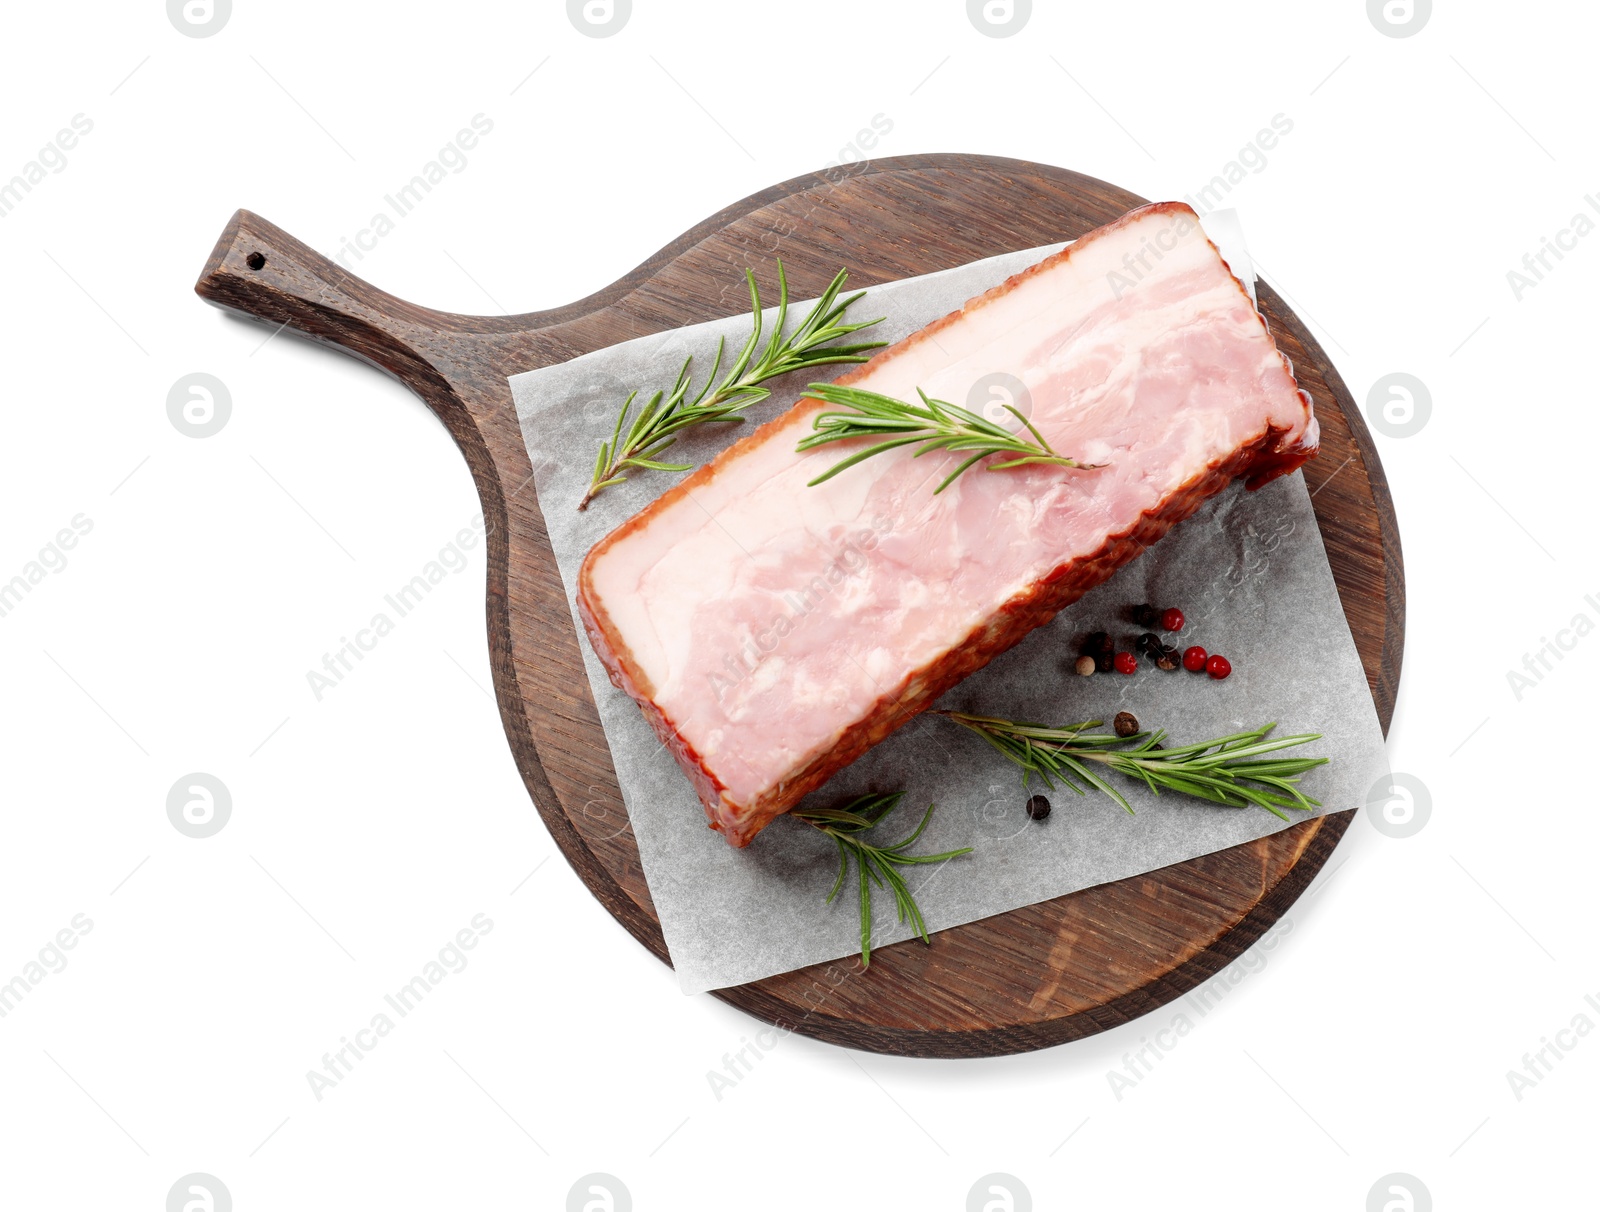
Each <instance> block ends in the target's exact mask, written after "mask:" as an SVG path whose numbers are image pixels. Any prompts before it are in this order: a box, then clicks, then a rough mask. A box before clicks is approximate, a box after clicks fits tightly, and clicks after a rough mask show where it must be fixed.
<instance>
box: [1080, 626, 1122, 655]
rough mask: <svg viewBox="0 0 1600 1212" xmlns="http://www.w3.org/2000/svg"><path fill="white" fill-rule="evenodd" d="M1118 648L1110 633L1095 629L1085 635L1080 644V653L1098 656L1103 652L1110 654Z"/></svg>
mask: <svg viewBox="0 0 1600 1212" xmlns="http://www.w3.org/2000/svg"><path fill="white" fill-rule="evenodd" d="M1116 650H1117V646H1116V644H1114V643H1113V642H1112V640H1111V637H1110V636H1109V635H1107V634H1106V633H1105V632H1103V631H1093V632H1090V633H1089V634H1088V635H1087V636H1085V637H1084V639H1083V643H1082V644H1080V645H1079V646H1078V655H1079V656H1092V657H1097V656H1100V655H1102V654H1103V655H1105V656H1110V655H1111V654H1112V653H1114V652H1116Z"/></svg>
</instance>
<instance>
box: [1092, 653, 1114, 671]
mask: <svg viewBox="0 0 1600 1212" xmlns="http://www.w3.org/2000/svg"><path fill="white" fill-rule="evenodd" d="M1116 667H1117V662H1116V658H1115V657H1114V656H1112V654H1111V653H1109V652H1102V653H1100V654H1099V655H1098V656H1096V657H1095V658H1094V669H1095V672H1096V673H1110V672H1111V671H1112V670H1113V669H1115V668H1116Z"/></svg>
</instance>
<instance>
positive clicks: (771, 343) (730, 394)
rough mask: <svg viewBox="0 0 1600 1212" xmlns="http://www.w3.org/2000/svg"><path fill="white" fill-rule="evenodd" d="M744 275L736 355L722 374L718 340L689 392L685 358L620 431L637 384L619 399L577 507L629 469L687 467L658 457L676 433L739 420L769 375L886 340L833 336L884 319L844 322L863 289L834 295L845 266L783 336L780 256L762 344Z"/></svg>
mask: <svg viewBox="0 0 1600 1212" xmlns="http://www.w3.org/2000/svg"><path fill="white" fill-rule="evenodd" d="M744 276H745V282H746V284H747V285H748V287H749V289H750V310H751V313H752V322H751V326H750V335H749V337H748V338H746V340H745V343H744V344H743V345H742V346H740V348H739V353H738V356H737V357H735V358H734V360H733V362H732V363H731V364H730V365H729V366H728V369H727V371H726V372H724V373H723V374H722V378H721V379H720V380H719V379H718V378H717V375H718V373H719V372H720V371H722V356H723V352H724V349H723V342H722V341H720V340H719V341H718V342H717V354H716V358H715V359H714V360H713V361H712V364H711V373H710V374H708V375H707V376H706V381H705V383H703V384H702V385H701V387H700V390H699V391H698V392H697V393H695V394H694V395H693V396H692V397H691V396H690V394H689V393H690V390H691V388H692V387H693V376H692V373H691V370H692V367H691V363H692V361H693V359H692V358H686V359H685V360H684V363H683V366H682V368H681V369H680V370H679V371H678V377H677V380H676V381H675V382H674V383H673V385H672V390H671V391H668V392H662V391H658V392H656V393H655V394H654V395H652V396H651V397H650V402H649V403H648V404H647V405H646V406H645V407H644V408H643V409H641V410H640V412H639V414H638V416H636V417H635V418H634V420H633V424H632V427H631V428H629V429H628V431H627V435H626V437H624V435H623V426H624V425H625V424H627V421H628V416H629V413H630V411H631V410H632V407H633V402H634V399H635V397H636V396H637V395H638V394H639V393H638V392H636V391H635V392H632V393H630V394H629V396H628V398H627V400H625V401H624V402H623V405H622V411H621V412H620V413H619V414H618V415H617V423H616V426H615V427H614V429H613V430H612V435H611V441H610V442H609V443H605V444H602V446H601V448H600V453H599V455H598V456H597V457H596V459H595V467H594V474H593V475H592V476H591V477H590V479H589V490H588V492H586V493H585V494H584V497H583V500H582V501H580V502H579V503H578V508H579V509H587V508H588V507H589V502H590V501H592V500H594V498H595V497H596V496H597V495H598V494H599V493H601V492H603V491H604V490H605V489H606V488H608V487H610V486H611V485H613V484H620V483H622V482H623V481H624V480H626V479H627V478H628V477H627V475H626V474H625V473H626V472H629V471H687V470H688V469H689V466H690V464H687V463H685V464H682V465H678V464H666V463H661V462H660V461H659V460H657V459H656V457H655V456H657V455H659V454H660V453H661V452H662V451H663V450H665V449H666V448H667V447H668V446H670V445H671V444H672V441H673V435H675V434H677V433H680V432H681V431H683V430H685V429H688V428H690V427H691V426H695V425H704V424H707V423H709V422H714V421H726V422H729V423H730V424H739V423H740V422H741V421H742V420H743V418H742V417H740V416H739V415H738V414H739V413H740V412H742V411H743V410H744V409H746V408H749V407H750V406H751V405H752V404H758V403H760V402H761V401H763V400H765V399H767V398H769V397H770V396H771V395H772V392H771V390H770V389H768V388H766V387H762V386H760V384H762V383H765V382H766V381H768V380H769V379H775V378H778V377H779V376H781V375H786V374H789V373H790V372H791V371H795V370H799V369H801V368H802V367H812V366H822V365H827V364H830V363H835V362H865V361H866V360H867V357H868V351H870V350H874V349H880V348H882V347H883V346H884V345H885V344H887V342H884V341H869V342H864V343H855V344H849V345H844V344H834V343H833V342H837V341H838V340H839V339H840V338H842V337H848V336H849V335H850V334H851V333H855V332H859V331H861V330H862V329H863V328H870V327H872V325H874V324H877V323H878V322H879V321H881V320H882V318H883V317H882V316H879V317H878V319H876V320H863V321H861V322H860V323H853V324H845V323H842V322H841V321H842V320H843V317H844V314H845V312H846V311H847V310H848V309H849V308H850V306H851V305H852V304H853V303H855V302H856V301H857V300H858V299H860V298H861V294H859V293H857V294H854V295H851V296H850V297H849V298H848V299H846V300H844V301H843V302H837V299H838V295H839V291H840V290H841V289H842V288H843V286H844V283H845V280H846V278H847V276H848V275H847V274H846V273H845V271H844V270H842V269H841V270H840V271H839V272H838V273H837V274H836V275H834V278H833V281H832V282H831V283H829V285H828V289H827V290H825V291H824V292H823V294H822V297H821V298H820V299H818V300H817V303H816V305H815V306H814V307H813V308H812V309H811V312H810V314H808V315H807V316H806V318H805V319H804V320H803V321H801V323H800V324H799V326H798V327H796V328H795V330H794V331H793V332H791V333H788V334H787V335H785V333H784V328H785V326H786V324H787V322H788V316H789V278H788V275H787V274H786V273H785V271H784V268H783V261H782V260H779V261H778V314H777V322H776V323H775V324H774V325H773V328H772V332H771V334H770V336H769V337H768V339H767V342H766V345H765V346H763V345H762V343H761V338H762V335H763V333H764V332H765V323H764V321H763V318H762V314H761V291H760V288H759V287H758V286H757V285H756V276H755V274H754V273H752V272H751V271H750V270H749V269H746V270H745V272H744Z"/></svg>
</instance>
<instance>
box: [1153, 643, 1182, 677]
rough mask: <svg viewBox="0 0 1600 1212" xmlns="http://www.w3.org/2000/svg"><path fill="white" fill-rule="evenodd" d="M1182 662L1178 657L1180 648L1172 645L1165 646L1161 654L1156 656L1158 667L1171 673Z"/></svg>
mask: <svg viewBox="0 0 1600 1212" xmlns="http://www.w3.org/2000/svg"><path fill="white" fill-rule="evenodd" d="M1179 664H1181V662H1180V660H1179V659H1178V650H1177V649H1176V648H1173V647H1171V646H1168V647H1166V648H1163V649H1162V650H1161V655H1160V656H1158V657H1157V658H1156V668H1157V669H1160V670H1164V671H1165V672H1167V673H1171V672H1172V671H1173V670H1174V669H1176V668H1177V667H1178V666H1179Z"/></svg>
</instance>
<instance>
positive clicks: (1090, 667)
mask: <svg viewBox="0 0 1600 1212" xmlns="http://www.w3.org/2000/svg"><path fill="white" fill-rule="evenodd" d="M1073 669H1075V670H1077V673H1078V676H1079V677H1085V678H1086V677H1088V676H1089V675H1090V674H1091V673H1093V672H1094V658H1093V657H1092V656H1081V657H1079V658H1078V663H1077V664H1076V665H1074V666H1073Z"/></svg>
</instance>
